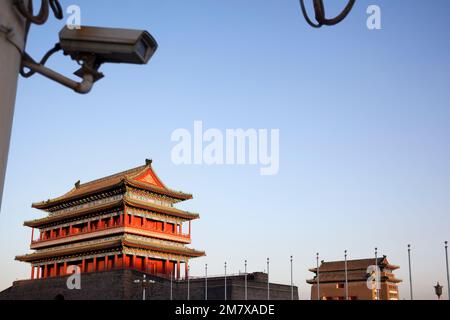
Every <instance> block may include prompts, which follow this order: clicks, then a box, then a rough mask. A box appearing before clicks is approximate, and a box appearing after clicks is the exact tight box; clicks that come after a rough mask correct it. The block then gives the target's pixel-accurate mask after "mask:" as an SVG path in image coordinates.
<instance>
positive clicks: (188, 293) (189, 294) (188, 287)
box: [187, 266, 191, 301]
mask: <svg viewBox="0 0 450 320" xmlns="http://www.w3.org/2000/svg"><path fill="white" fill-rule="evenodd" d="M190 273H191V267H190V266H188V275H189V274H190ZM189 278H190V277H189V276H188V277H187V299H188V301H189V300H191V292H190V289H191V287H190V281H189Z"/></svg>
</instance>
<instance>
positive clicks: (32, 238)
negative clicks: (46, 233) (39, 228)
mask: <svg viewBox="0 0 450 320" xmlns="http://www.w3.org/2000/svg"><path fill="white" fill-rule="evenodd" d="M33 241H34V228H33V229H31V243H33Z"/></svg>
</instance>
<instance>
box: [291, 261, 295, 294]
mask: <svg viewBox="0 0 450 320" xmlns="http://www.w3.org/2000/svg"><path fill="white" fill-rule="evenodd" d="M291 300H294V256H291Z"/></svg>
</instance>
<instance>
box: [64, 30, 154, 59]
mask: <svg viewBox="0 0 450 320" xmlns="http://www.w3.org/2000/svg"><path fill="white" fill-rule="evenodd" d="M59 39H60V43H59V44H60V46H61V49H62V50H63V52H64V54H65V55H69V56H71V57H72V59H74V60H77V61H83V60H90V59H92V58H94V59H95V63H96V64H98V65H101V64H103V63H129V64H146V63H147V62H148V61H149V60H150V58H151V57H152V56H153V54H154V53H155V51H156V50H157V48H158V43H157V42H156V40H155V39H154V38H153V37H152V36H151V35H150V33H148V32H147V31H143V30H131V29H117V28H100V27H88V26H82V27H81V28H80V29H73V30H71V29H69V28H68V27H67V26H65V27H64V28H63V29H62V30H61V31H60V33H59Z"/></svg>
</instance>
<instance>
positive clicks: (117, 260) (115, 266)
mask: <svg viewBox="0 0 450 320" xmlns="http://www.w3.org/2000/svg"><path fill="white" fill-rule="evenodd" d="M118 264H119V255H117V254H116V255H115V256H114V269H117V267H118Z"/></svg>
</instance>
